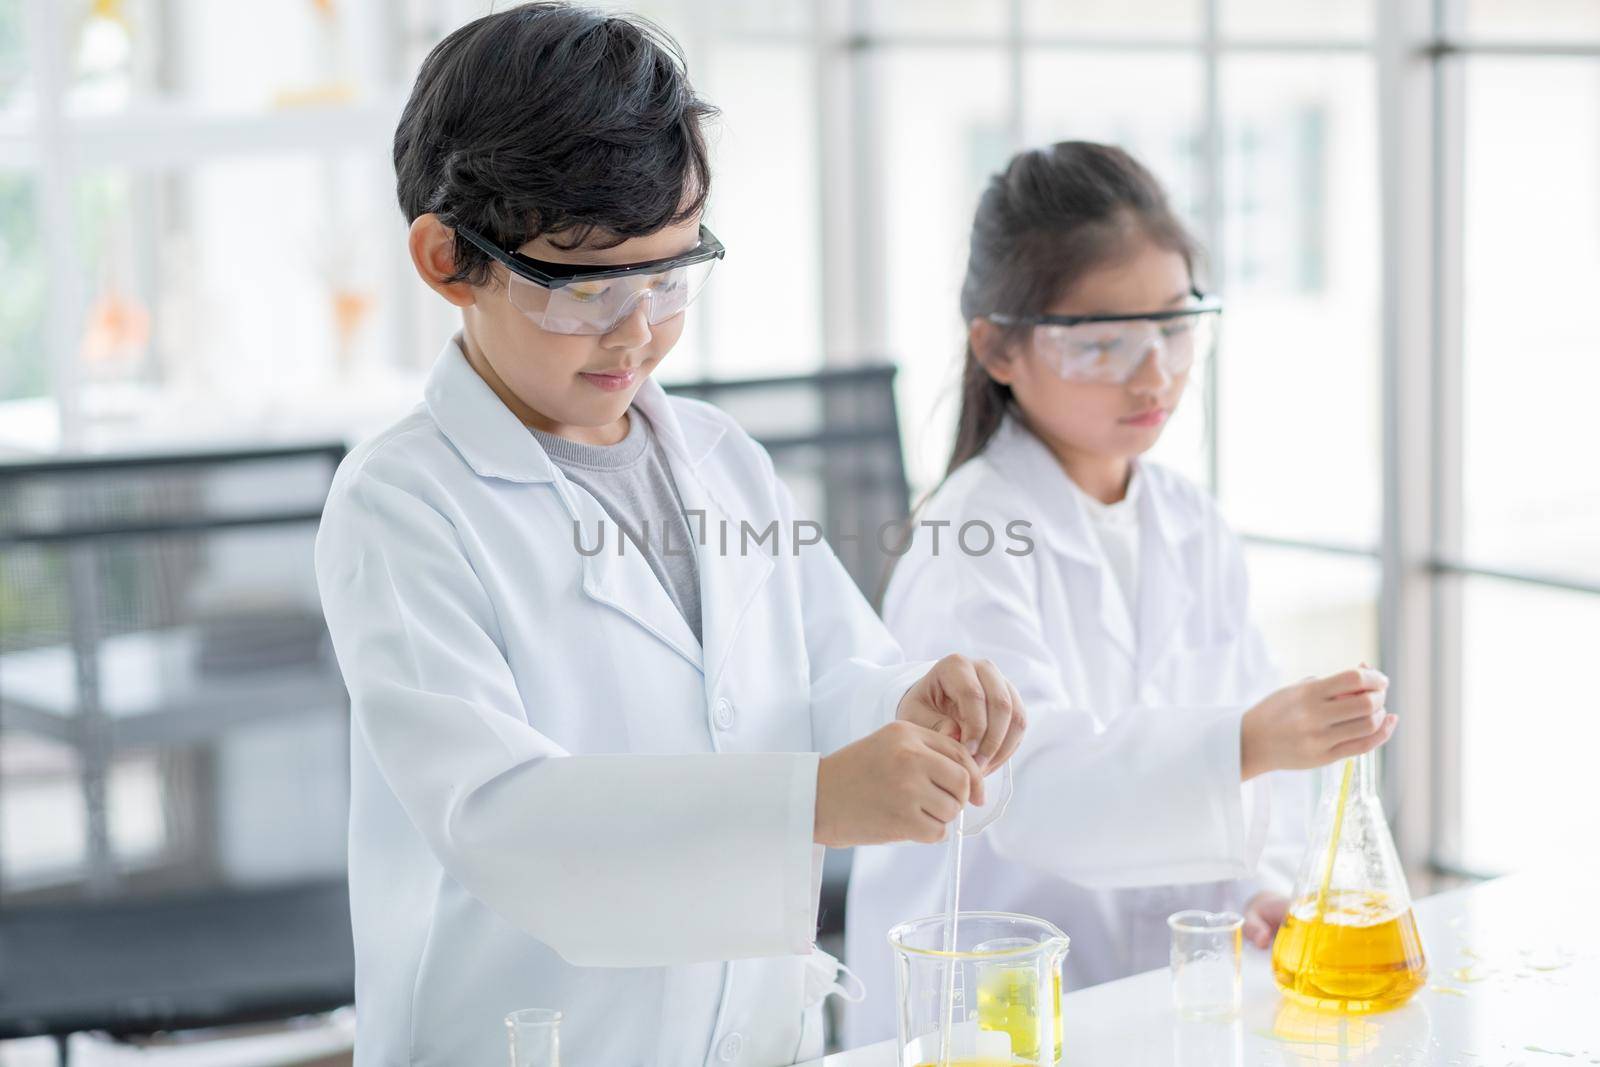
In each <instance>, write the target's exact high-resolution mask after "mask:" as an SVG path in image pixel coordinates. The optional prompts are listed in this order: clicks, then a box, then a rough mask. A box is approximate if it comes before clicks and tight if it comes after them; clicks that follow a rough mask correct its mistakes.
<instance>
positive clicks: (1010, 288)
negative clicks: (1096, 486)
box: [946, 141, 1200, 476]
mask: <svg viewBox="0 0 1600 1067" xmlns="http://www.w3.org/2000/svg"><path fill="white" fill-rule="evenodd" d="M1135 235H1139V236H1143V237H1145V238H1147V239H1148V240H1151V241H1154V242H1155V243H1156V244H1158V245H1160V246H1162V247H1164V248H1170V249H1172V250H1173V251H1175V252H1178V253H1181V254H1182V255H1183V258H1184V261H1185V262H1186V263H1187V264H1188V265H1189V272H1190V275H1191V276H1192V275H1193V274H1194V270H1195V264H1196V262H1197V261H1198V259H1199V258H1200V246H1199V244H1198V243H1197V242H1196V241H1195V239H1194V238H1193V237H1192V236H1191V235H1190V234H1189V231H1188V230H1187V229H1186V228H1185V227H1184V225H1183V223H1182V222H1180V221H1179V220H1178V217H1177V216H1176V215H1175V214H1174V213H1173V211H1172V208H1171V207H1170V206H1169V205H1168V204H1167V197H1166V193H1164V192H1163V191H1162V189H1161V184H1160V183H1159V182H1157V181H1156V179H1155V177H1154V176H1153V175H1152V174H1151V173H1150V172H1149V171H1148V170H1146V169H1145V168H1144V167H1143V166H1142V165H1140V163H1139V162H1138V161H1137V160H1135V159H1134V158H1133V157H1132V156H1130V155H1128V153H1126V152H1124V151H1123V150H1122V149H1120V148H1114V147H1112V146H1110V145H1102V144H1092V143H1090V142H1088V141H1063V142H1061V143H1060V144H1053V145H1050V146H1048V147H1045V148H1034V149H1030V150H1028V151H1026V152H1020V153H1018V154H1017V155H1016V156H1013V157H1012V159H1011V162H1010V163H1008V164H1007V165H1006V169H1005V170H1003V171H1001V172H1000V173H999V174H996V175H995V176H994V177H993V178H991V179H990V180H989V185H988V187H987V188H985V189H984V191H983V196H982V197H980V198H979V200H978V211H977V214H976V215H975V216H974V218H973V220H972V243H971V248H970V251H969V252H968V253H967V276H966V280H965V281H963V282H962V284H961V318H962V321H963V322H966V323H969V324H970V323H971V322H972V320H973V319H976V318H981V317H982V316H985V315H993V314H996V313H1000V314H1010V315H1029V314H1038V313H1040V312H1042V311H1044V310H1045V308H1046V307H1048V306H1049V305H1050V304H1051V303H1053V302H1054V301H1055V300H1057V299H1058V298H1059V297H1060V296H1061V295H1062V294H1063V293H1065V292H1067V291H1068V290H1069V289H1070V288H1071V287H1072V286H1073V285H1074V284H1075V283H1076V282H1077V281H1078V280H1079V279H1080V278H1082V277H1083V275H1084V274H1085V273H1087V272H1088V271H1089V270H1090V269H1091V268H1093V267H1095V266H1098V265H1100V264H1102V263H1104V262H1106V261H1107V260H1110V259H1113V258H1115V257H1116V256H1117V255H1118V254H1120V253H1121V252H1122V251H1123V250H1124V249H1125V248H1126V246H1127V244H1128V240H1129V238H1131V237H1133V236H1135ZM1027 329H1028V328H1027V327H1011V328H1008V329H1007V331H1006V340H1007V342H1008V343H1009V342H1010V341H1011V340H1020V339H1021V338H1022V337H1023V336H1024V334H1025V331H1026V330H1027ZM1011 403H1012V398H1011V387H1010V386H1007V385H1003V384H1001V383H1000V382H997V381H995V380H994V379H993V378H991V377H990V376H989V372H988V371H987V370H985V369H984V366H983V363H982V362H981V361H980V360H979V359H978V354H977V353H976V352H974V351H973V349H972V342H971V341H970V339H969V340H968V342H967V354H966V362H965V365H964V366H963V368H962V372H961V415H960V418H959V420H958V422H957V429H956V442H955V447H954V448H953V449H952V451H951V453H950V464H949V467H948V468H947V470H946V475H947V476H948V475H949V473H950V472H953V471H954V470H955V469H956V468H957V467H959V466H961V465H962V464H963V463H965V462H966V461H967V460H969V459H971V458H972V457H973V456H976V455H977V454H978V453H979V452H981V451H983V448H984V446H985V445H986V444H988V443H989V439H990V438H991V437H993V436H994V433H995V431H996V430H998V429H999V428H1000V423H1001V420H1002V419H1003V418H1004V417H1005V414H1006V411H1007V410H1008V409H1009V408H1010V406H1011Z"/></svg>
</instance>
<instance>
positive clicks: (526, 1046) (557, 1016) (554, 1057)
mask: <svg viewBox="0 0 1600 1067" xmlns="http://www.w3.org/2000/svg"><path fill="white" fill-rule="evenodd" d="M560 1030H561V1013H560V1012H559V1011H552V1010H550V1009H549V1008H524V1009H523V1010H522V1011H514V1012H512V1013H511V1014H510V1015H507V1016H506V1033H507V1035H508V1036H509V1037H510V1038H511V1067H561V1041H560Z"/></svg>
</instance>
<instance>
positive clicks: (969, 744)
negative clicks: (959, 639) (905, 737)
mask: <svg viewBox="0 0 1600 1067" xmlns="http://www.w3.org/2000/svg"><path fill="white" fill-rule="evenodd" d="M896 718H900V719H904V720H906V721H907V722H914V723H916V724H917V725H918V726H925V727H927V728H928V729H930V730H935V731H937V732H939V733H941V734H944V735H945V736H946V737H952V738H954V739H956V740H957V741H960V742H961V743H962V744H964V745H965V746H966V749H967V751H968V752H970V753H972V755H973V759H974V762H975V763H976V764H977V766H978V769H979V770H980V771H981V772H983V774H990V773H992V772H993V771H995V770H996V769H997V768H999V766H1000V765H1001V764H1002V763H1004V762H1005V761H1006V760H1008V759H1010V758H1011V754H1012V753H1013V752H1015V751H1016V750H1017V746H1018V745H1019V744H1021V743H1022V733H1023V731H1024V730H1025V729H1026V728H1027V721H1026V717H1025V716H1024V714H1023V710H1022V698H1021V697H1020V696H1018V695H1017V690H1016V687H1015V686H1013V685H1012V684H1011V683H1010V682H1008V681H1007V680H1006V679H1005V676H1004V675H1002V674H1001V673H1000V671H999V669H998V668H997V667H995V665H994V664H993V663H991V662H989V661H988V660H986V659H980V660H971V659H968V658H967V657H966V656H954V655H952V656H946V657H945V658H944V659H942V660H940V661H939V662H938V663H935V664H934V665H933V670H931V671H929V672H928V673H927V674H925V675H923V676H922V678H921V679H920V680H919V681H918V682H917V683H916V684H915V685H913V686H912V687H911V688H910V689H908V690H906V695H905V696H903V697H901V698H900V707H899V710H898V711H897V712H896ZM972 800H973V803H975V804H982V803H983V781H982V779H981V778H980V779H979V780H978V781H977V782H976V783H975V784H974V786H973V791H972Z"/></svg>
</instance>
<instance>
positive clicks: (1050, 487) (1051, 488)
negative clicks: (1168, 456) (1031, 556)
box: [984, 415, 1205, 563]
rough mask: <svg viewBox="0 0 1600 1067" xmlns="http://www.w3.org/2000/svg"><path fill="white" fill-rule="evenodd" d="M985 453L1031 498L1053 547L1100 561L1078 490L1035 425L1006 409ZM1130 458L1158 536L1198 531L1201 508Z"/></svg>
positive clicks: (1168, 539)
mask: <svg viewBox="0 0 1600 1067" xmlns="http://www.w3.org/2000/svg"><path fill="white" fill-rule="evenodd" d="M984 454H985V456H986V457H987V458H988V459H989V462H990V464H991V465H992V466H993V467H994V468H995V470H996V471H997V472H999V474H1000V476H1001V477H1003V478H1005V479H1006V480H1007V481H1010V482H1011V483H1012V484H1014V485H1015V486H1017V488H1018V489H1020V490H1021V491H1022V492H1023V493H1024V495H1026V496H1027V497H1028V498H1029V499H1030V500H1032V501H1033V502H1034V503H1035V505H1036V507H1037V509H1038V515H1039V518H1040V519H1041V520H1042V522H1043V526H1044V529H1043V530H1042V531H1041V532H1042V533H1043V534H1044V536H1045V538H1046V539H1047V540H1048V541H1049V542H1050V545H1051V547H1052V548H1054V549H1055V550H1056V551H1058V552H1060V553H1062V554H1064V555H1068V556H1071V557H1073V558H1074V559H1077V560H1081V561H1082V562H1085V563H1099V562H1100V547H1099V543H1098V542H1097V541H1096V540H1095V533H1094V527H1093V525H1092V523H1091V521H1090V517H1089V509H1088V508H1087V507H1085V506H1084V503H1083V500H1082V490H1081V489H1079V488H1078V487H1077V485H1076V484H1075V483H1074V482H1073V481H1072V479H1071V478H1069V477H1068V476H1067V472H1066V471H1064V470H1062V469H1061V463H1060V461H1058V460H1057V459H1056V457H1055V454H1054V453H1052V452H1051V451H1050V449H1049V447H1048V446H1046V445H1045V443H1044V442H1043V441H1041V440H1039V438H1038V437H1037V436H1035V435H1034V433H1033V431H1031V430H1029V429H1028V428H1027V427H1026V426H1024V425H1022V423H1021V422H1020V421H1019V420H1018V419H1017V417H1016V416H1015V415H1007V416H1006V418H1005V420H1004V421H1003V422H1002V423H1001V424H1000V428H999V429H998V430H996V431H995V435H994V440H992V441H991V442H990V443H989V446H988V447H987V448H986V449H985V450H984ZM1134 462H1135V464H1136V465H1137V470H1136V473H1135V477H1136V478H1137V479H1138V481H1139V482H1140V483H1141V484H1140V491H1139V494H1138V495H1139V499H1138V500H1137V502H1136V506H1137V507H1138V509H1139V520H1140V522H1141V523H1149V524H1151V525H1153V527H1154V532H1155V533H1156V534H1158V535H1159V537H1157V538H1156V540H1159V541H1162V542H1164V543H1166V544H1177V543H1178V542H1180V541H1184V540H1187V539H1188V538H1189V537H1191V536H1193V535H1194V534H1195V533H1197V532H1198V531H1199V530H1200V528H1201V525H1202V522H1203V520H1204V518H1205V513H1204V512H1203V511H1202V510H1201V509H1199V508H1198V507H1195V506H1194V505H1193V503H1191V502H1190V501H1189V500H1187V499H1181V498H1180V494H1175V493H1172V492H1170V491H1164V490H1166V488H1167V487H1166V485H1165V484H1164V482H1165V479H1163V478H1161V477H1159V476H1157V475H1156V474H1155V472H1152V471H1151V470H1150V468H1149V465H1148V464H1145V463H1142V462H1140V461H1138V460H1135V461H1134ZM1184 496H1186V494H1184ZM1141 547H1142V546H1141Z"/></svg>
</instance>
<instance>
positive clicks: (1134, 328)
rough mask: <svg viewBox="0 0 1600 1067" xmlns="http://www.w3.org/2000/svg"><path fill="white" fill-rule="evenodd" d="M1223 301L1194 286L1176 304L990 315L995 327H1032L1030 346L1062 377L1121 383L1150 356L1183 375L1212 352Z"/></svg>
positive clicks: (1170, 373)
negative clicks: (1114, 311) (1117, 311)
mask: <svg viewBox="0 0 1600 1067" xmlns="http://www.w3.org/2000/svg"><path fill="white" fill-rule="evenodd" d="M1221 314H1222V303H1221V301H1219V300H1217V299H1216V298H1215V297H1208V296H1204V295H1202V294H1201V293H1200V292H1199V291H1198V290H1196V291H1195V292H1193V293H1191V294H1190V300H1189V302H1188V303H1187V304H1185V305H1184V306H1183V307H1181V308H1174V309H1171V310H1168V311H1146V312H1140V313H1138V314H1135V315H1003V314H995V315H990V316H989V321H991V322H993V323H995V324H997V325H1000V326H1023V327H1027V326H1031V327H1033V344H1034V348H1035V350H1036V351H1037V352H1038V353H1039V354H1040V355H1041V356H1042V357H1043V358H1044V359H1045V360H1046V361H1047V362H1048V363H1049V364H1050V366H1051V368H1052V369H1054V370H1055V372H1056V373H1057V374H1059V375H1060V376H1061V377H1062V379H1063V380H1065V381H1069V382H1087V383H1093V384H1099V385H1122V384H1123V383H1125V382H1127V381H1128V380H1129V379H1130V378H1132V377H1133V376H1134V375H1135V374H1136V373H1138V370H1139V368H1140V367H1142V366H1143V365H1144V361H1145V360H1146V359H1147V358H1149V357H1151V356H1154V357H1155V359H1156V363H1157V365H1158V366H1159V367H1160V368H1161V370H1162V373H1164V374H1166V375H1168V376H1169V377H1170V376H1175V375H1178V374H1182V373H1183V372H1184V371H1186V370H1188V369H1189V368H1190V367H1193V366H1194V364H1195V361H1196V360H1198V359H1203V358H1205V357H1206V356H1208V355H1210V354H1211V350H1212V348H1213V347H1214V346H1215V344H1216V336H1217V319H1218V317H1219V316H1221Z"/></svg>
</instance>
